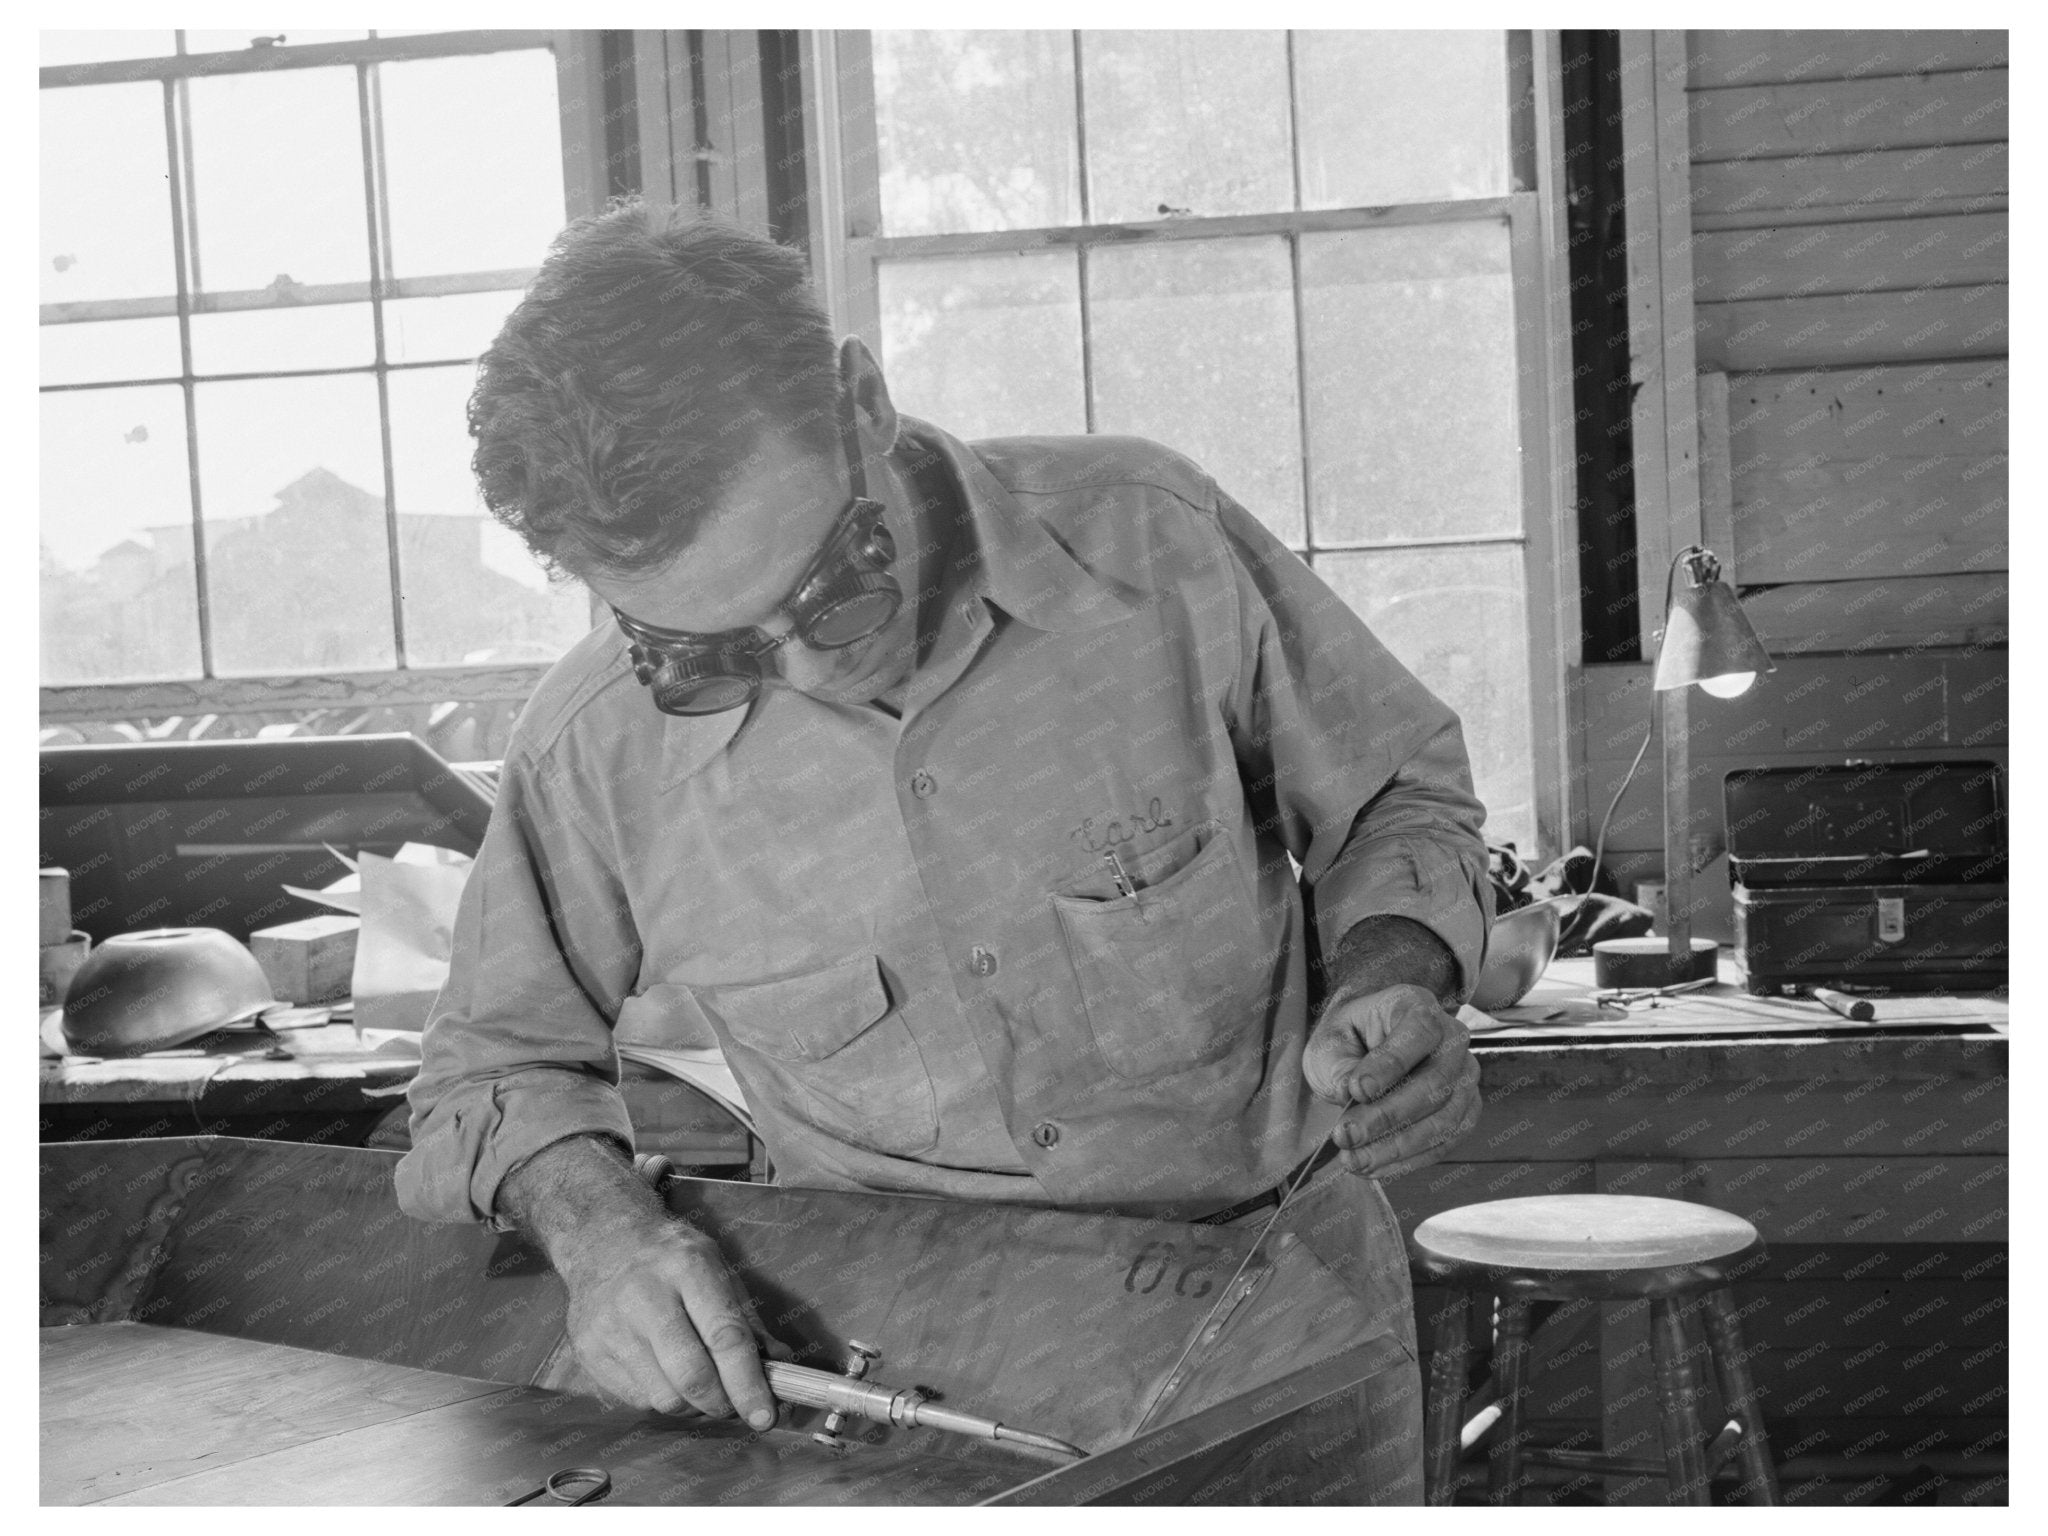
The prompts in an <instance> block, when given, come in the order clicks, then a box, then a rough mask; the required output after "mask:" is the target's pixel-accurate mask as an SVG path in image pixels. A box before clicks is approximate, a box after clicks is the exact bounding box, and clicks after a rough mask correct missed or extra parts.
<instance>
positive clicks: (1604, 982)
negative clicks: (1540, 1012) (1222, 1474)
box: [1593, 544, 1778, 987]
mask: <svg viewBox="0 0 2048 1536" xmlns="http://www.w3.org/2000/svg"><path fill="white" fill-rule="evenodd" d="M1680 570H1683V571H1684V572H1685V586H1684V587H1683V589H1681V590H1679V591H1678V592H1677V594H1676V595H1675V596H1674V595H1673V592H1672V588H1673V586H1674V584H1675V582H1676V578H1677V575H1678V572H1679V571H1680ZM1664 609H1665V612H1664V635H1663V640H1662V642H1661V643H1660V644H1659V645H1658V647H1657V671H1656V676H1655V678H1654V680H1653V681H1652V683H1651V687H1652V688H1653V689H1654V691H1655V692H1656V694H1657V700H1658V706H1659V709H1660V711H1661V713H1660V715H1659V724H1660V725H1661V728H1662V730H1663V733H1664V910H1665V919H1664V928H1665V936H1664V938H1662V939H1659V938H1656V937H1655V936H1651V937H1648V938H1640V939H1605V940H1602V941H1601V942H1600V943H1598V944H1595V945H1594V946H1593V957H1594V958H1593V968H1594V976H1595V979H1596V982H1597V984H1598V985H1600V986H1603V987H1669V986H1677V985H1681V984H1683V983H1685V982H1688V981H1701V980H1709V979H1711V978H1712V977H1713V975H1714V971H1715V966H1716V964H1717V963H1718V961H1719V959H1720V946H1719V945H1718V944H1716V943H1715V942H1714V941H1713V940H1712V939H1696V938H1694V937H1693V936H1692V873H1693V871H1692V782H1691V772H1692V763H1691V749H1692V741H1691V732H1690V725H1689V721H1688V718H1687V715H1688V709H1687V703H1688V699H1689V690H1690V689H1691V687H1692V685H1693V684H1694V683H1698V684H1699V685H1700V687H1702V688H1704V689H1706V691H1707V692H1708V693H1711V694H1713V695H1714V696H1715V697H1716V698H1721V699H1732V698H1736V697H1739V696H1740V695H1742V694H1744V693H1747V692H1748V691H1749V689H1750V686H1751V685H1752V684H1754V683H1755V682H1756V678H1757V674H1758V673H1759V672H1775V671H1777V670H1778V668H1777V664H1776V663H1775V662H1773V661H1772V660H1771V653H1770V652H1769V651H1767V650H1765V649H1764V644H1763V642H1762V641H1761V640H1759V639H1758V638H1757V634H1756V630H1755V629H1754V628H1753V627H1752V626H1751V624H1750V622H1749V617H1748V615H1747V614H1745V613H1744V612H1743V611H1742V604H1741V603H1739V602H1737V601H1736V598H1735V593H1734V591H1733V590H1731V589H1730V587H1729V586H1728V584H1727V583H1726V582H1725V581H1723V580H1722V579H1721V562H1720V561H1719V560H1717V559H1716V558H1715V557H1714V554H1713V552H1712V551H1711V550H1708V549H1705V548H1702V547H1701V546H1700V545H1698V544H1689V545H1687V546H1686V547H1685V548H1684V549H1681V550H1680V551H1679V552H1678V554H1677V556H1676V558H1674V559H1673V560H1672V562H1671V570H1670V572H1669V574H1668V575H1667V576H1666V578H1665V583H1664Z"/></svg>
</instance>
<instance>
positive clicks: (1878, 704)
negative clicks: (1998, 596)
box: [1573, 578, 2009, 943]
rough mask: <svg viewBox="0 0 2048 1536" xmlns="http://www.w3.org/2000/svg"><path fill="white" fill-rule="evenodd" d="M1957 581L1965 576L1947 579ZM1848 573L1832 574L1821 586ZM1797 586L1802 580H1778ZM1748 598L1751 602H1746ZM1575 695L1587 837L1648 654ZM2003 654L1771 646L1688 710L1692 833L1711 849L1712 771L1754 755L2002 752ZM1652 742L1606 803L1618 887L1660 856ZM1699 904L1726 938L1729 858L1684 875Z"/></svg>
mask: <svg viewBox="0 0 2048 1536" xmlns="http://www.w3.org/2000/svg"><path fill="white" fill-rule="evenodd" d="M1950 579H1952V580H1960V579H1961V578H1950ZM1846 585H1850V584H1849V583H1843V582H1830V583H1827V584H1826V587H1827V588H1830V589H1833V588H1840V587H1843V586H1846ZM1780 590H1781V591H1793V592H1800V591H1807V590H1811V589H1810V588H1807V587H1803V586H1802V587H1791V588H1781V589H1780ZM1744 607H1745V608H1747V609H1748V610H1749V611H1751V612H1752V613H1754V612H1755V611H1756V600H1755V599H1753V598H1752V599H1749V600H1746V601H1745V603H1744ZM1574 689H1575V698H1574V700H1573V703H1574V707H1575V708H1576V709H1577V711H1578V712H1579V713H1578V718H1579V720H1580V722H1581V729H1582V731H1583V735H1582V738H1581V740H1582V745H1583V750H1584V753H1585V761H1584V774H1585V777H1584V780H1583V782H1582V784H1581V785H1580V786H1579V789H1578V794H1579V795H1580V796H1581V797H1582V799H1581V803H1583V804H1585V805H1587V806H1590V807H1591V820H1592V822H1593V823H1594V825H1589V826H1588V827H1587V828H1586V831H1585V836H1586V839H1587V841H1588V844H1589V846H1590V843H1591V839H1592V835H1593V832H1594V830H1596V826H1597V822H1598V818H1599V817H1600V815H1601V813H1602V812H1604V811H1605V810H1606V809H1607V805H1608V802H1609V801H1610V800H1612V799H1613V797H1614V792H1615V790H1616V789H1618V788H1619V787H1620V785H1621V781H1622V775H1623V774H1625V773H1626V772H1627V771H1628V765H1629V762H1630V760H1631V759H1632V758H1633V757H1634V756H1635V752H1636V748H1637V746H1638V745H1639V744H1640V743H1641V741H1642V739H1643V730H1644V728H1645V727H1646V726H1648V725H1649V724H1650V714H1651V709H1650V666H1649V664H1648V663H1642V662H1631V663H1620V664H1615V665H1611V666H1594V667H1586V668H1584V669H1583V670H1582V671H1581V672H1580V673H1579V674H1578V676H1577V677H1576V678H1575V679H1574ZM2008 702H2009V692H2008V682H2007V668H2006V652H2005V651H2004V650H2003V649H2002V648H1999V647H1996V646H1981V647H1965V648H1963V649H1958V650H1950V649H1945V648H1943V649H1937V648H1933V647H1930V648H1928V649H1925V650H1921V651H1914V652H1904V651H1878V652H1873V653H1869V654H1863V655H1812V656H1801V655H1791V654H1785V653H1783V652H1782V651H1781V652H1780V653H1779V655H1778V670H1777V671H1775V672H1773V673H1770V674H1769V675H1767V676H1765V677H1762V678H1759V679H1758V680H1757V684H1756V686H1755V687H1754V688H1752V689H1751V690H1750V691H1749V692H1748V693H1746V694H1744V695H1743V696H1742V697H1741V698H1739V699H1710V698H1707V697H1706V696H1704V695H1701V696H1699V697H1698V698H1697V699H1696V701H1695V703H1694V706H1693V709H1692V711H1691V727H1692V733H1693V736H1692V784H1693V791H1692V815H1693V828H1692V829H1693V833H1694V835H1695V836H1698V837H1702V838H1704V839H1706V841H1707V845H1708V847H1710V848H1714V849H1719V848H1721V847H1722V846H1723V845H1724V841H1725V832H1724V825H1725V818H1724V816H1723V812H1722V803H1721V781H1722V780H1723V778H1725V777H1726V776H1727V775H1728V774H1729V773H1731V772H1733V771H1735V770H1737V769H1743V768H1754V767H1756V766H1757V765H1759V764H1762V763H1774V764H1784V765H1790V766H1805V765H1808V764H1814V763H1839V762H1843V761H1845V760H1847V759H1849V758H1864V759H1869V760H1872V761H1878V762H1896V761H1907V760H1913V759H1921V758H1950V759H1954V758H1988V759H1990V760H1992V761H1994V762H2001V763H2002V762H2005V761H2006V757H2007V743H2008V725H2007V713H2008ZM1658 752H1659V744H1658V743H1657V742H1656V741H1655V740H1653V741H1652V743H1651V747H1650V755H1649V756H1648V757H1647V758H1645V759H1644V764H1643V768H1642V769H1641V771H1640V772H1638V773H1637V774H1636V777H1635V782H1634V783H1633V784H1632V785H1631V786H1630V787H1629V791H1628V793H1627V795H1625V796H1624V797H1623V799H1622V801H1621V803H1620V805H1618V806H1617V807H1616V808H1615V812H1614V821H1613V824H1612V826H1611V827H1610V829H1609V832H1608V840H1607V865H1608V868H1609V870H1610V872H1611V873H1612V874H1613V875H1614V877H1615V878H1616V880H1618V881H1619V882H1620V884H1621V889H1622V890H1623V891H1624V892H1628V893H1632V892H1633V890H1634V882H1635V881H1637V880H1652V879H1657V878H1659V877H1660V875H1661V873H1662V868H1663V854H1664V845H1663V827H1664V798H1663V784H1662V780H1661V779H1660V778H1659V777H1658V773H1657V762H1658ZM1694 895H1695V897H1696V898H1697V899H1698V900H1700V901H1701V902H1702V903H1703V904H1704V905H1703V907H1702V909H1701V914H1700V917H1699V919H1698V920H1697V923H1696V928H1697V931H1698V933H1699V934H1700V936H1701V937H1703V938H1714V939H1719V940H1720V941H1722V942H1723V943H1730V942H1732V941H1733V939H1734V908H1733V903H1732V899H1731V897H1730V896H1729V892H1728V861H1727V859H1726V858H1725V857H1718V856H1717V857H1716V858H1715V859H1714V860H1713V862H1712V863H1710V864H1709V865H1708V866H1707V867H1706V869H1705V870H1703V871H1702V872H1701V873H1700V874H1699V875H1697V876H1695V877H1694Z"/></svg>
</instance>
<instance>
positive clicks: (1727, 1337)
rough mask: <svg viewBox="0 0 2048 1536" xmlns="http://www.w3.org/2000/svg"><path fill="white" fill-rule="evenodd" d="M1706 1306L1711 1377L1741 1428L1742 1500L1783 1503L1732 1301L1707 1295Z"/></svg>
mask: <svg viewBox="0 0 2048 1536" xmlns="http://www.w3.org/2000/svg"><path fill="white" fill-rule="evenodd" d="M1705 1306H1706V1315H1705V1318H1704V1321H1705V1323H1706V1325H1707V1343H1708V1344H1709V1346H1710V1347H1711V1352H1712V1354H1713V1359H1714V1374H1715V1376H1716V1377H1718V1378H1719V1380H1720V1383H1721V1398H1722V1401H1723V1402H1724V1403H1725V1404H1726V1405H1727V1408H1728V1411H1729V1412H1730V1413H1732V1414H1734V1415H1735V1417H1736V1419H1737V1420H1738V1421H1739V1422H1740V1423H1741V1425H1742V1440H1741V1442H1740V1443H1741V1450H1740V1452H1739V1455H1740V1457H1741V1461H1742V1484H1743V1487H1742V1491H1743V1497H1744V1498H1745V1499H1747V1500H1748V1501H1749V1502H1750V1503H1752V1504H1780V1503H1783V1502H1784V1500H1783V1497H1782V1496H1781V1495H1780V1493H1779V1491H1778V1469H1777V1468H1776V1467H1774V1466H1772V1465H1771V1445H1770V1441H1769V1440H1768V1439H1766V1438H1765V1436H1764V1421H1763V1415H1762V1414H1761V1413H1760V1412H1758V1410H1757V1405H1756V1385H1755V1383H1754V1382H1752V1381H1751V1380H1750V1375H1749V1360H1748V1357H1747V1356H1745V1355H1744V1354H1743V1352H1742V1326H1741V1324H1740V1323H1738V1322H1737V1321H1736V1317H1735V1304H1734V1301H1733V1300H1732V1299H1731V1297H1730V1295H1729V1293H1728V1292H1727V1291H1725V1290H1722V1291H1709V1292H1708V1293H1707V1295H1706V1298H1705Z"/></svg>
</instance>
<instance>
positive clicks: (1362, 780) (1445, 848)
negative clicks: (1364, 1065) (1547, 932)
mask: <svg viewBox="0 0 2048 1536" xmlns="http://www.w3.org/2000/svg"><path fill="white" fill-rule="evenodd" d="M1217 515H1218V518H1219V521H1220V525H1221V527H1222V530H1223V535H1224V539H1225V541H1226V543H1227V544H1228V545H1229V546H1230V550H1231V554H1232V556H1233V558H1234V559H1235V560H1236V562H1237V565H1238V567H1239V569H1238V572H1237V581H1236V586H1237V594H1238V634H1239V643H1240V646H1241V647H1242V651H1241V656H1240V663H1239V672H1238V677H1237V683H1236V687H1235V690H1234V693H1233V697H1232V700H1231V708H1232V711H1233V717H1234V724H1235V729H1236V732H1237V747H1238V752H1239V758H1240V768H1241V771H1242V772H1243V773H1244V775H1245V779H1246V782H1247V784H1248V786H1249V787H1250V788H1251V790H1252V792H1253V805H1254V807H1255V814H1256V815H1258V816H1259V817H1260V819H1261V822H1262V826H1263V829H1264V830H1268V831H1270V832H1271V833H1272V834H1273V835H1274V836H1276V837H1277V838H1278V839H1279V841H1280V842H1282V843H1283V844H1284V845H1285V846H1286V848H1287V850H1288V852H1289V853H1290V854H1292V855H1293V857H1294V858H1295V860H1296V861H1297V862H1298V863H1299V864H1300V865H1301V876H1302V882H1303V884H1304V885H1305V886H1307V888H1308V889H1309V891H1310V892H1311V893H1312V898H1313V901H1314V907H1315V914H1316V928H1317V931H1318V933H1319V935H1320V937H1321V940H1322V944H1323V947H1324V950H1325V952H1326V953H1327V952H1328V951H1329V950H1331V949H1332V948H1334V946H1335V944H1336V942H1337V941H1338V939H1340V938H1341V937H1342V936H1343V935H1344V934H1345V933H1347V932H1348V931H1350V929H1351V928H1352V927H1353V926H1354V925H1355V924H1357V923H1358V922H1359V921H1361V920H1362V919H1364V918H1368V917H1375V916H1382V915H1388V916H1394V917H1405V918H1410V919H1412V920H1413V921H1415V922H1418V923H1421V924H1422V925H1423V926H1425V927H1427V928H1428V929H1429V930H1430V931H1431V932H1433V933H1435V934H1436V936H1437V937H1438V938H1439V939H1441V940H1442V941H1443V943H1444V946H1445V947H1446V948H1447V949H1448V950H1449V951H1450V952H1451V955H1452V956H1453V958H1454V959H1455V960H1456V962H1457V966H1458V974H1459V990H1460V992H1461V993H1469V992H1470V990H1471V988H1472V985H1473V983H1474V982H1476V980H1477V979H1478V975H1479V965H1480V961H1481V959H1482V958H1483V956H1484V953H1485V949H1486V932H1487V928H1488V926H1489V923H1490V921H1491V917H1492V901H1493V898H1492V886H1491V884H1490V882H1489V881H1488V878H1487V873H1486V842H1485V838H1484V836H1483V835H1482V833H1481V830H1480V828H1481V825H1482V823H1483V822H1484V820H1485V814H1486V812H1485V808H1484V807H1483V806H1482V805H1481V804H1480V803H1479V800H1478V798H1477V797H1476V796H1475V795H1474V794H1473V792H1472V770H1471V766H1470V763H1469V761H1468V760H1467V758H1466V754H1465V741H1464V734H1463V732H1462V731H1461V730H1460V728H1459V724H1458V717H1457V715H1456V714H1454V713H1453V712H1452V711H1451V710H1450V708H1449V707H1448V706H1446V705H1445V704H1444V703H1443V701H1442V700H1440V699H1438V698H1437V697H1436V695H1434V694H1433V693H1431V692H1430V691H1429V690H1428V689H1427V688H1425V687H1424V686H1423V685H1422V684H1421V683H1420V682H1419V681H1417V680H1416V678H1415V676H1414V674H1412V673H1411V672H1409V670H1408V669H1407V668H1406V667H1404V666H1403V665H1402V664H1401V663H1400V662H1399V661H1397V660H1396V659H1395V658H1394V656H1393V654H1392V653H1391V652H1390V651H1388V650H1387V648H1386V647H1385V646H1383V645H1382V644H1380V642H1379V640H1378V639H1377V638H1376V637H1375V636H1374V635H1373V633H1372V631H1371V630H1370V629H1368V628H1367V627H1366V625H1365V623H1364V621H1363V620H1361V619H1360V618H1359V617H1358V615H1357V614H1355V613H1353V612H1352V611H1351V609H1350V607H1349V606H1348V605H1347V604H1346V603H1345V602H1344V600H1343V599H1342V598H1340V597H1339V596H1338V595H1337V594H1336V593H1335V592H1333V591H1331V590H1330V588H1329V586H1328V585H1327V584H1326V583H1325V582H1324V581H1323V580H1322V579H1321V578H1320V577H1318V576H1317V575H1316V574H1315V573H1314V572H1313V571H1311V570H1310V569H1309V568H1308V566H1307V565H1306V564H1305V563H1304V562H1303V561H1302V559H1301V557H1300V556H1298V555H1296V554H1294V553H1293V552H1292V551H1290V550H1289V549H1287V548H1286V547H1285V546H1284V545H1282V544H1281V543H1280V542H1279V541H1278V540H1277V539H1275V538H1274V537H1273V536H1272V534H1271V533H1269V532H1267V530H1266V529H1265V528H1264V527H1263V526H1262V525H1261V524H1260V523H1259V522H1258V520H1257V519H1256V518H1254V517H1253V516H1252V515H1251V514H1250V513H1249V512H1247V511H1245V510H1244V509H1243V508H1242V507H1240V506H1238V505H1237V503H1236V502H1234V501H1232V500H1231V499H1230V498H1229V497H1228V496H1226V495H1223V494H1222V493H1221V492H1218V493H1217Z"/></svg>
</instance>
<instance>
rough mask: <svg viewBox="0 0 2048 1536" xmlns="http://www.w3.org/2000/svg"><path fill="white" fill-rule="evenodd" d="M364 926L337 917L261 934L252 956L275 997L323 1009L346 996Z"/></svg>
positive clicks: (352, 919)
mask: <svg viewBox="0 0 2048 1536" xmlns="http://www.w3.org/2000/svg"><path fill="white" fill-rule="evenodd" d="M362 926H363V920H362V919H361V918H359V917H347V916H344V915H343V914H341V913H339V912H337V913H334V914H333V915H332V916H324V917H307V918H301V919H300V920H299V921H298V922H296V923H280V924H278V926H277V927H275V928H260V929H258V930H257V931H256V932H254V933H252V934H250V935H249V952H250V953H251V954H253V955H254V956H255V957H256V963H257V964H258V965H261V966H262V967H263V974H264V975H265V976H267V977H268V978H269V979H270V986H271V990H272V992H273V993H275V994H276V996H277V997H278V998H279V999H280V1000H281V1001H283V1002H287V1003H324V1002H327V1001H329V1000H331V999H333V998H337V997H346V996H348V988H349V977H350V976H351V974H353V972H354V970H355V964H356V935H357V934H358V933H360V932H361V931H362Z"/></svg>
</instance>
